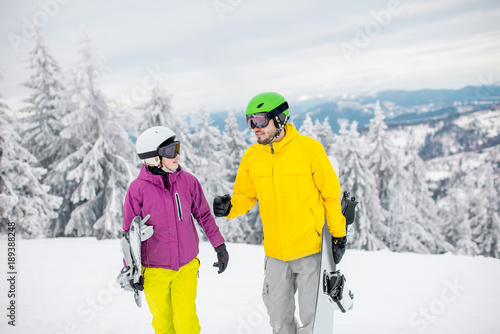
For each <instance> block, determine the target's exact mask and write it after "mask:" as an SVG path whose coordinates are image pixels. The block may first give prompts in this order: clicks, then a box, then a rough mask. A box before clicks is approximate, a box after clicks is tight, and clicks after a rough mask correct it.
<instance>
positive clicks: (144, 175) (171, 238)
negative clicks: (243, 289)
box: [123, 165, 224, 270]
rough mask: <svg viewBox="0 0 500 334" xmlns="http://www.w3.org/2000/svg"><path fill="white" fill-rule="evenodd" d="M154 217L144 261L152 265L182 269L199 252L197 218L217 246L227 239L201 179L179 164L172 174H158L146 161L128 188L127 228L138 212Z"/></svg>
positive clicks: (124, 222) (143, 248) (143, 250)
mask: <svg viewBox="0 0 500 334" xmlns="http://www.w3.org/2000/svg"><path fill="white" fill-rule="evenodd" d="M148 213H149V214H150V215H151V217H150V218H149V220H148V221H147V223H146V224H148V225H152V226H154V234H153V236H152V237H151V238H149V239H148V240H146V241H144V242H143V243H142V245H141V246H142V247H141V251H142V253H141V254H142V265H143V266H144V267H148V268H166V269H171V270H179V268H180V267H182V266H184V265H185V264H187V263H189V262H190V261H192V260H193V259H194V258H195V257H196V256H197V255H198V252H199V250H198V243H199V240H198V233H197V232H196V228H195V226H194V222H193V218H192V217H194V218H195V219H196V221H197V222H198V224H200V226H201V227H202V228H203V230H204V231H205V234H206V235H207V237H208V240H210V242H211V244H212V246H213V247H217V246H219V245H222V244H223V243H224V238H223V237H222V235H221V233H220V231H219V228H218V227H217V225H216V224H215V219H214V217H213V216H212V214H211V212H210V206H209V205H208V202H207V200H206V199H205V196H204V195H203V190H202V189H201V185H200V183H199V182H198V180H197V179H196V178H195V177H194V176H193V175H191V174H190V173H188V172H185V171H183V170H182V169H180V168H179V170H178V171H177V172H174V173H172V174H169V175H168V189H167V188H166V187H165V184H164V182H163V176H161V175H154V174H152V173H151V172H150V171H149V170H148V169H147V166H146V165H142V167H141V171H140V173H139V176H138V177H137V179H136V180H134V181H133V182H132V183H131V184H130V186H129V188H128V191H127V196H126V197H125V204H124V208H123V230H124V231H128V230H129V229H130V224H131V222H132V219H133V218H134V217H135V216H141V217H145V216H146V215H147V214H148Z"/></svg>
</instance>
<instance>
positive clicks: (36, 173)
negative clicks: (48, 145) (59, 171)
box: [0, 96, 62, 238]
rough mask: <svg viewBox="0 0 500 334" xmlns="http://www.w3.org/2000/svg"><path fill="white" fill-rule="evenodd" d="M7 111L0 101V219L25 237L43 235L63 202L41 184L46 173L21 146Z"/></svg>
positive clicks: (12, 120) (14, 125) (13, 123)
mask: <svg viewBox="0 0 500 334" xmlns="http://www.w3.org/2000/svg"><path fill="white" fill-rule="evenodd" d="M1 98H2V97H1V96H0V99H1ZM7 110H8V107H7V105H6V104H4V103H3V102H2V101H0V219H1V220H2V221H4V220H8V221H10V222H15V223H16V227H17V232H18V233H19V234H20V235H22V236H24V237H30V238H31V237H39V236H44V235H45V234H47V227H48V225H49V222H50V220H51V219H55V218H57V209H58V208H59V206H60V205H61V202H62V199H61V198H60V197H57V196H54V195H51V194H49V189H50V188H49V186H47V185H44V184H42V183H41V179H42V177H43V175H44V174H45V173H46V172H47V170H46V169H45V168H43V167H40V164H39V162H38V160H37V159H36V157H35V156H33V155H32V154H31V153H30V152H28V150H26V149H25V148H24V147H22V146H21V137H20V136H19V135H18V130H17V129H18V127H17V124H16V120H15V119H14V118H12V117H10V116H9V115H8V114H7Z"/></svg>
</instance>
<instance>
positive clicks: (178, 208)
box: [175, 193, 182, 221]
mask: <svg viewBox="0 0 500 334" xmlns="http://www.w3.org/2000/svg"><path fill="white" fill-rule="evenodd" d="M175 200H176V202H177V215H178V216H179V220H180V221H182V208H181V200H180V198H179V193H175Z"/></svg>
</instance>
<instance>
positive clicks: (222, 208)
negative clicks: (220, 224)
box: [214, 194, 233, 217]
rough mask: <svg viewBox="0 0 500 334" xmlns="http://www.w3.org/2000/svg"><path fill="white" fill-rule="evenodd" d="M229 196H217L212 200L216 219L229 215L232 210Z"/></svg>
mask: <svg viewBox="0 0 500 334" xmlns="http://www.w3.org/2000/svg"><path fill="white" fill-rule="evenodd" d="M232 206H233V205H232V204H231V196H229V195H228V194H225V195H224V196H217V197H215V198H214V214H215V216H216V217H225V216H227V215H228V214H229V211H231V208H232Z"/></svg>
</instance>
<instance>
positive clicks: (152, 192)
mask: <svg viewBox="0 0 500 334" xmlns="http://www.w3.org/2000/svg"><path fill="white" fill-rule="evenodd" d="M175 136H176V135H175V133H174V132H173V131H172V130H170V129H168V128H166V127H162V126H156V127H152V128H149V129H147V130H146V131H144V132H143V133H142V134H141V135H140V136H139V138H137V142H136V150H137V154H138V156H139V158H140V159H142V160H143V165H142V167H141V171H140V173H139V176H138V177H137V179H136V180H134V181H133V182H132V183H131V184H130V186H129V189H128V191H127V195H126V198H125V204H124V209H123V230H124V231H125V232H126V231H128V230H129V228H130V224H131V222H132V220H133V218H134V217H135V216H141V217H143V218H144V217H145V216H146V215H148V214H149V215H150V216H151V217H150V218H149V220H148V221H147V224H148V225H152V226H154V234H153V236H152V237H150V238H149V239H147V240H146V241H144V242H142V245H141V257H142V266H143V276H144V292H145V295H146V300H147V302H148V305H149V309H150V311H151V313H152V314H153V328H154V329H155V333H156V334H159V333H189V334H191V333H193V334H194V333H199V332H200V325H199V320H198V316H197V315H196V305H195V300H196V286H197V281H198V268H199V266H200V262H199V260H198V258H197V255H198V243H199V240H198V234H197V231H196V227H195V225H194V222H193V219H192V217H194V218H195V219H196V221H197V222H198V224H199V225H200V226H201V227H202V228H203V230H204V231H205V234H206V235H207V237H208V240H209V241H210V242H211V244H212V246H213V247H214V248H215V250H216V252H217V257H218V262H216V263H215V264H214V266H217V267H218V268H219V274H220V273H222V272H223V271H224V270H225V269H226V266H227V263H228V260H229V255H228V253H227V250H226V245H225V243H224V238H223V237H222V235H221V233H220V231H219V228H218V227H217V225H216V224H215V219H214V217H213V216H212V214H211V212H210V206H209V205H208V203H207V200H206V199H205V196H204V194H203V191H202V189H201V186H200V183H199V182H198V180H197V179H196V178H195V177H194V176H193V175H192V174H190V173H188V172H185V171H183V170H182V168H181V167H180V166H179V154H180V142H178V141H176V140H175Z"/></svg>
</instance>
